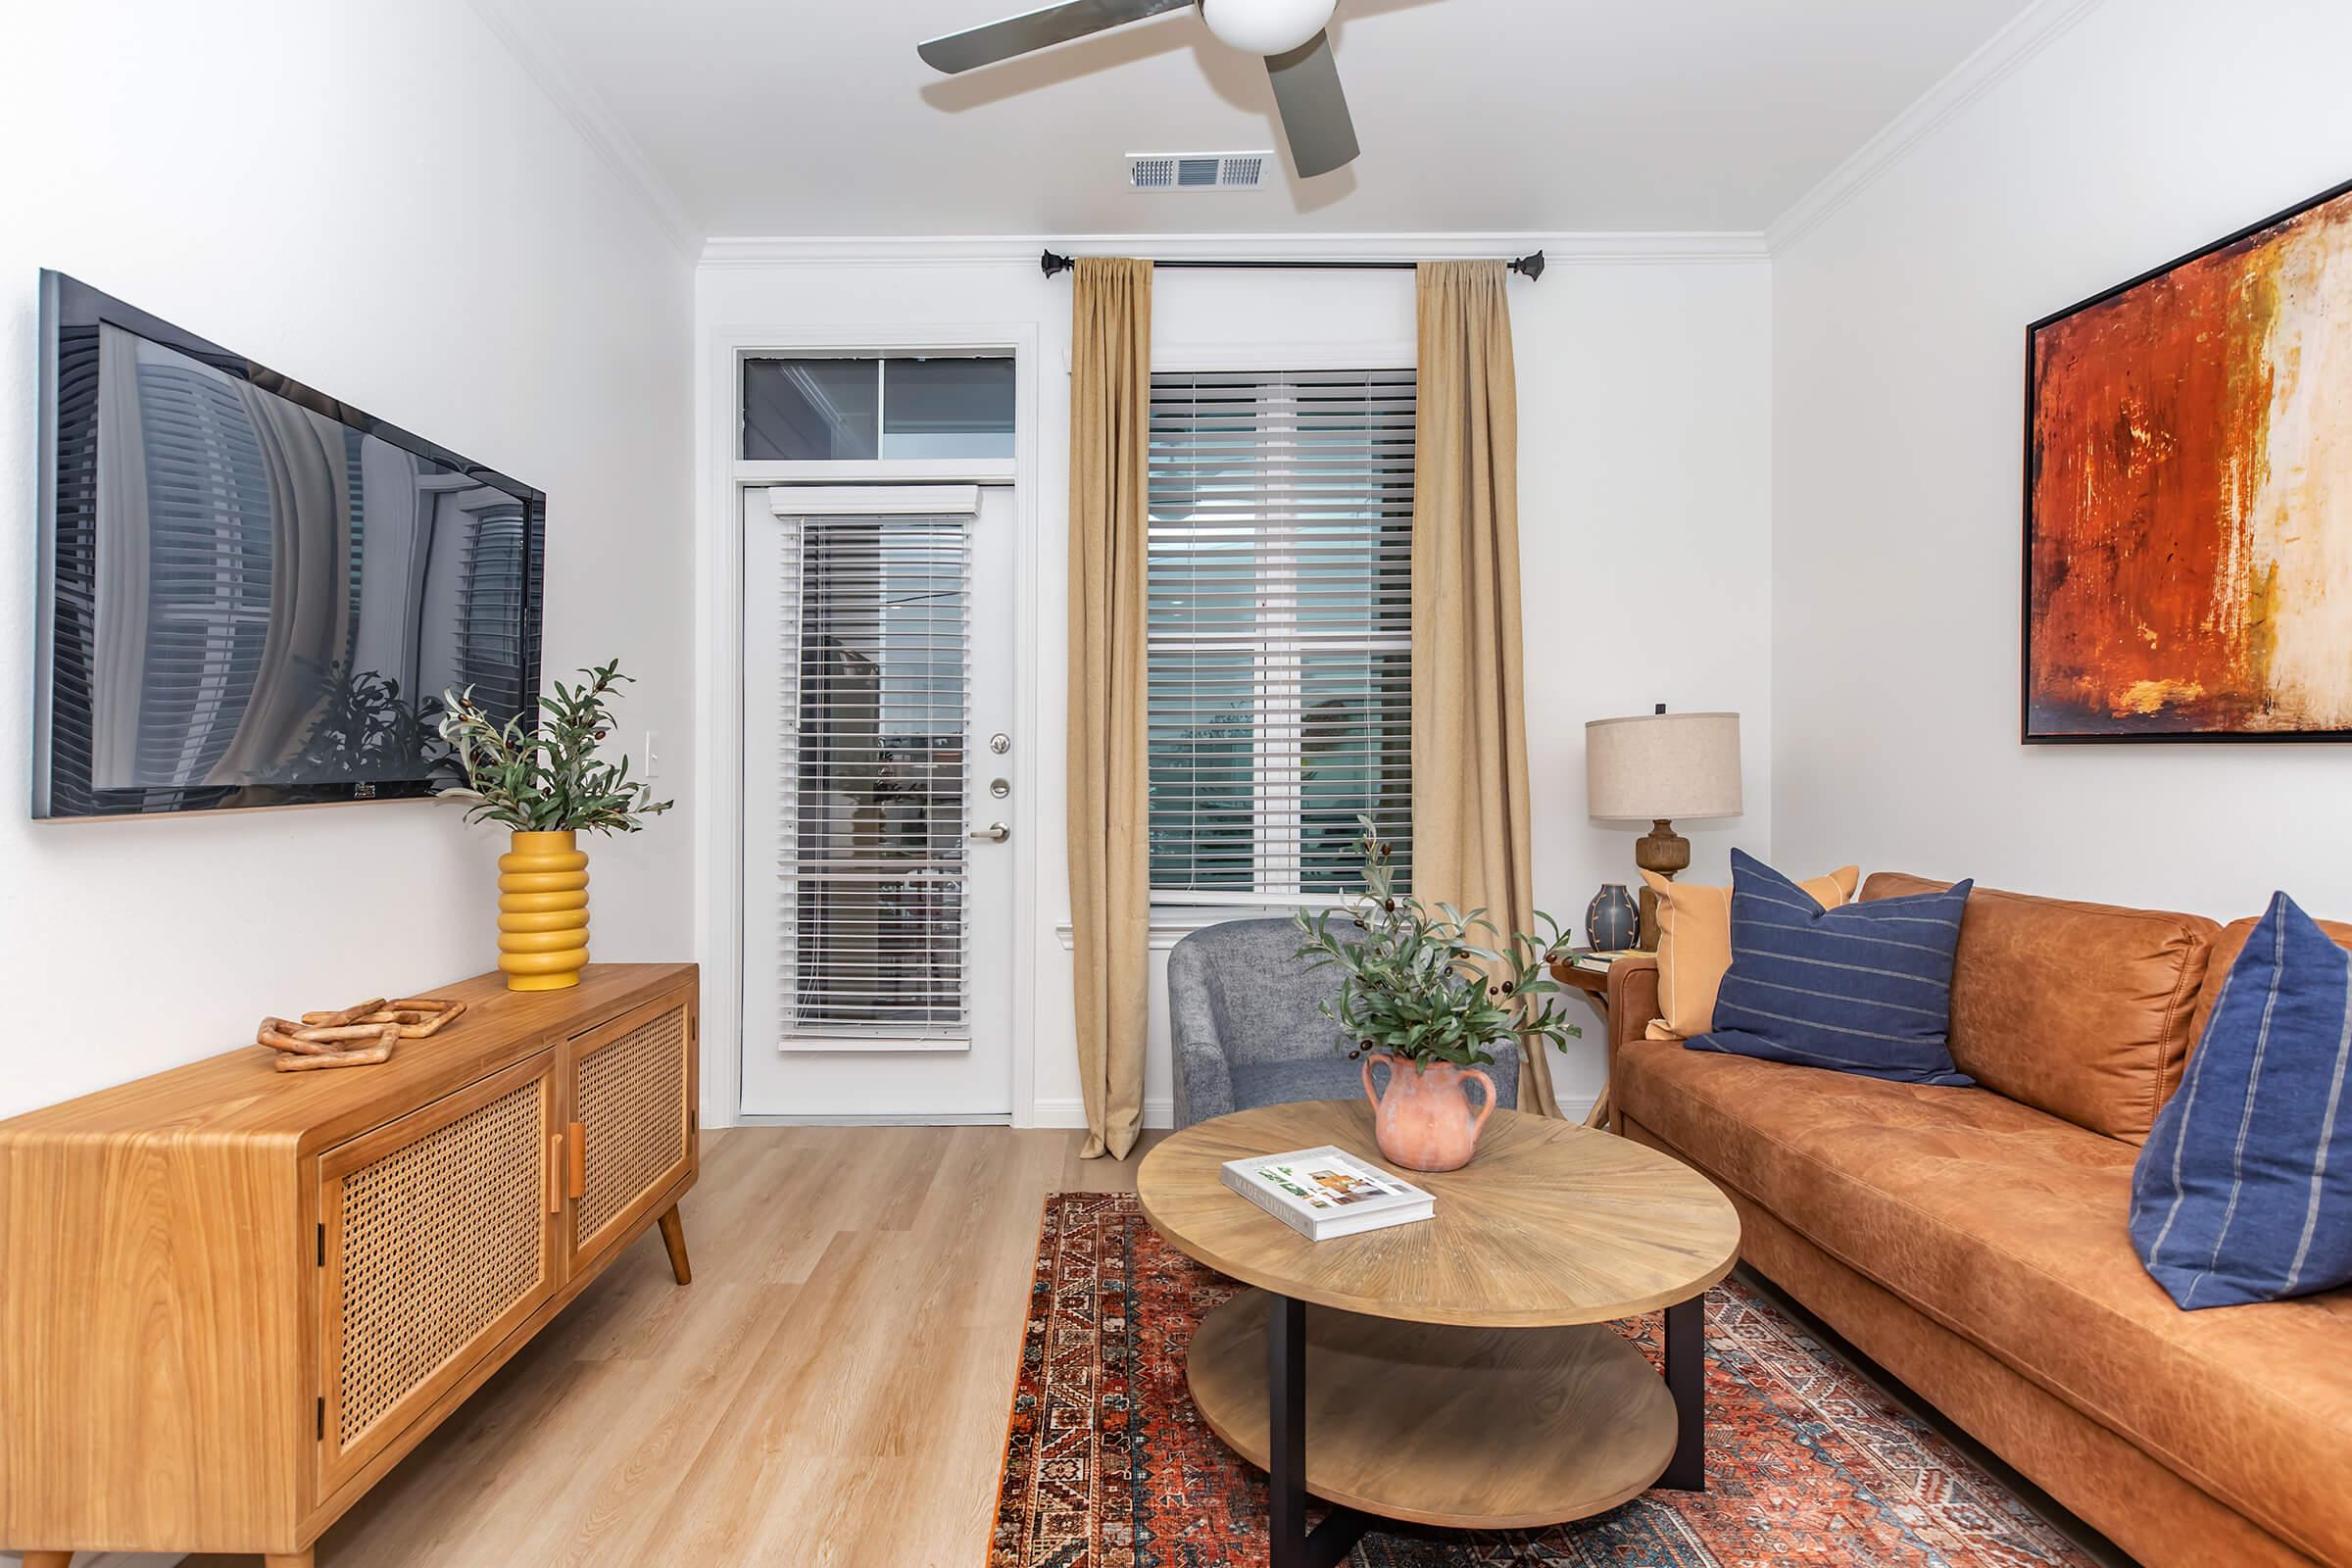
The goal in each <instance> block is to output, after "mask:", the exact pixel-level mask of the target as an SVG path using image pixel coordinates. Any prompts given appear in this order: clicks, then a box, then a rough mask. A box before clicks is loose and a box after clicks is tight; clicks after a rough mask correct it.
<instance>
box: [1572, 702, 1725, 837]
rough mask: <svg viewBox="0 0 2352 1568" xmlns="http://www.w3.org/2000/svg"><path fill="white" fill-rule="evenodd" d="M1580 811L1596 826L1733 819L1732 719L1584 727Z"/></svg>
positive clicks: (1652, 719)
mask: <svg viewBox="0 0 2352 1568" xmlns="http://www.w3.org/2000/svg"><path fill="white" fill-rule="evenodd" d="M1585 809H1586V810H1587V811H1589V812H1590V813H1591V814H1592V815H1593V816H1595V817H1599V818H1601V819H1603V820H1622V821H1629V822H1656V821H1674V822H1688V821H1692V820H1695V819H1698V818H1701V817H1710V816H1738V815H1739V814H1740V715H1739V714H1738V713H1638V714H1636V715H1634V716H1633V717H1631V718H1596V719H1593V720H1592V721H1591V722H1590V723H1588V724H1586V725H1585Z"/></svg>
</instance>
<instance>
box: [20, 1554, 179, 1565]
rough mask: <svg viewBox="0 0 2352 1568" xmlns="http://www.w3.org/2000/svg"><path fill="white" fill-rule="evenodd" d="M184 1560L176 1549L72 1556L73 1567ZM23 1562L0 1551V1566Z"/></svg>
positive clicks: (21, 1559)
mask: <svg viewBox="0 0 2352 1568" xmlns="http://www.w3.org/2000/svg"><path fill="white" fill-rule="evenodd" d="M185 1560H186V1555H185V1553H182V1552H176V1551H85V1552H81V1553H79V1554H77V1555H76V1556H75V1557H74V1559H73V1568H172V1564H173V1563H175V1562H183V1561H185ZM24 1563H25V1559H24V1558H22V1557H20V1556H18V1555H17V1554H16V1553H15V1552H13V1551H0V1568H24Z"/></svg>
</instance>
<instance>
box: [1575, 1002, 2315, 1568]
mask: <svg viewBox="0 0 2352 1568" xmlns="http://www.w3.org/2000/svg"><path fill="white" fill-rule="evenodd" d="M1613 1090H1614V1093H1615V1094H1616V1095H1617V1096H1618V1097H1619V1098H1620V1100H1621V1102H1622V1103H1623V1105H1624V1109H1625V1113H1626V1115H1628V1116H1629V1117H1631V1118H1632V1119H1633V1120H1635V1121H1637V1122H1639V1123H1640V1124H1641V1125H1642V1126H1643V1127H1644V1128H1647V1129H1650V1130H1653V1131H1654V1132H1656V1133H1657V1134H1658V1135H1659V1136H1660V1137H1661V1138H1663V1139H1664V1140H1665V1141H1666V1142H1667V1143H1668V1144H1670V1145H1672V1146H1673V1147H1674V1148H1676V1149H1678V1150H1680V1151H1681V1152H1684V1153H1685V1154H1687V1155H1688V1156H1689V1157H1690V1158H1691V1159H1692V1160H1693V1161H1695V1162H1696V1163H1698V1164H1699V1165H1701V1166H1703V1167H1705V1168H1706V1169H1708V1170H1709V1171H1711V1172H1712V1173H1714V1174H1715V1175H1716V1176H1718V1177H1719V1178H1720V1179H1722V1180H1723V1181H1725V1182H1726V1183H1728V1184H1730V1185H1731V1186H1733V1187H1736V1188H1738V1189H1739V1190H1740V1191H1741V1192H1742V1193H1743V1194H1745V1195H1746V1196H1747V1197H1748V1198H1750V1199H1752V1200H1753V1201H1756V1202H1757V1203H1759V1204H1761V1205H1762V1206H1763V1207H1765V1208H1766V1209H1769V1210H1770V1211H1771V1212H1773V1213H1774V1214H1776V1215H1778V1216H1779V1217H1780V1218H1781V1219H1782V1220H1783V1221H1785V1222H1786V1223H1787V1224H1788V1225H1789V1227H1790V1228H1791V1229H1793V1230H1795V1231H1796V1232H1798V1233H1799V1234H1800V1235H1802V1236H1804V1237H1805V1238H1806V1239H1807V1240H1809V1241H1811V1242H1812V1243H1813V1244H1814V1245H1815V1246H1817V1247H1819V1248H1821V1249H1822V1250H1824V1251H1825V1252H1828V1253H1829V1254H1830V1255H1831V1256H1833V1257H1835V1258H1837V1259H1838V1261H1839V1262H1841V1263H1843V1264H1845V1265H1846V1266H1847V1267H1849V1268H1851V1269H1853V1270H1855V1271H1856V1272H1857V1273H1860V1274H1862V1275H1864V1276H1865V1277H1867V1278H1869V1279H1871V1280H1873V1281H1875V1282H1877V1283H1878V1284H1880V1285H1882V1286H1884V1287H1885V1288H1886V1289H1887V1290H1888V1291H1889V1292H1891V1293H1893V1294H1894V1295H1896V1296H1898V1297H1900V1298H1901V1299H1903V1300H1905V1301H1907V1302H1908V1303H1909V1304H1910V1305H1912V1306H1913V1307H1915V1308H1916V1309H1918V1310H1919V1311H1920V1312H1922V1313H1923V1314H1925V1315H1926V1316H1927V1317H1929V1318H1930V1319H1932V1320H1933V1321H1935V1322H1936V1323H1938V1324H1941V1325H1942V1326H1943V1327H1945V1328H1947V1329H1949V1330H1951V1331H1952V1332H1953V1333H1955V1334H1957V1335H1960V1336H1961V1337H1963V1338H1965V1339H1967V1340H1969V1341H1971V1342H1973V1343H1974V1344H1976V1345H1978V1346H1979V1347H1981V1348H1983V1349H1985V1351H1986V1352H1988V1353H1989V1354H1991V1355H1993V1356H1995V1357H1997V1358H1998V1359H1999V1360H2001V1361H2002V1362H2004V1363H2005V1364H2007V1365H2009V1366H2011V1367H2013V1368H2015V1369H2016V1370H2017V1371H2018V1372H2020V1373H2021V1374H2023V1375H2024V1376H2026V1377H2028V1378H2030V1379H2032V1380H2033V1381H2034V1382H2035V1383H2036V1384H2038V1385H2040V1386H2041V1387H2042V1388H2044V1389H2046V1390H2048V1391H2049V1392H2050V1393H2051V1394H2052V1395H2054V1396H2056V1397H2058V1398H2060V1399H2063V1400H2064V1401H2066V1403H2068V1404H2069V1405H2071V1406H2073V1407H2074V1408H2075V1409H2077V1410H2080V1411H2082V1413H2083V1414H2084V1415H2086V1416H2088V1417H2090V1418H2091V1419H2092V1420H2095V1421H2097V1422H2099V1423H2100V1424H2101V1425H2103V1426H2105V1427H2108V1428H2109V1429H2111V1430H2113V1431H2115V1432H2116V1433H2117V1434H2119V1435H2120V1436H2122V1437H2124V1438H2126V1439H2128V1440H2130V1441H2131V1443H2132V1444H2133V1445H2134V1446H2137V1447H2139V1448H2140V1449H2141V1450H2142V1451H2144V1452H2145V1453H2147V1454H2148V1455H2149V1456H2150V1457H2151V1458H2154V1459H2156V1460H2157V1461H2159V1462H2160V1463H2162V1464H2164V1465H2165V1466H2166V1467H2167V1468H2169V1469H2171V1470H2172V1471H2174V1472H2175V1473H2176V1474H2178V1475H2180V1476H2181V1477H2183V1478H2184V1479H2186V1480H2188V1481H2191V1482H2193V1483H2195V1484H2196V1485H2197V1486H2199V1487H2201V1488H2202V1489H2204V1490H2205V1491H2206V1492H2208V1493H2210V1494H2212V1495H2215V1496H2217V1497H2219V1498H2221V1499H2222V1500H2223V1501H2225V1502H2227V1503H2229V1505H2230V1506H2232V1507H2234V1508H2236V1509H2237V1510H2239V1511H2240V1512H2241V1513H2244V1514H2245V1515H2247V1517H2249V1518H2251V1519H2253V1520H2255V1521H2256V1522H2257V1523H2259V1524H2261V1525H2262V1526H2263V1527H2264V1528H2266V1529H2268V1530H2270V1531H2272V1532H2273V1533H2274V1534H2276V1535H2278V1537H2279V1538H2280V1539H2282V1540H2284V1541H2287V1542H2289V1543H2290V1544H2294V1545H2295V1546H2296V1547H2297V1548H2298V1549H2300V1550H2303V1551H2305V1552H2307V1553H2309V1554H2311V1555H2312V1556H2315V1557H2317V1558H2319V1559H2321V1560H2322V1561H2327V1562H2352V1491H2347V1489H2346V1488H2345V1487H2344V1486H2343V1484H2342V1478H2343V1477H2344V1476H2345V1475H2347V1474H2352V1292H2346V1291H2336V1292H2330V1293H2327V1294H2325V1295H2320V1296H2310V1297H2304V1298H2301V1299H2296V1300H2292V1301H2275V1302H2264V1303H2260V1304H2257V1305H2252V1306H2229V1307H2217V1308H2215V1309H2213V1310H2211V1311H2204V1312H2183V1311H2181V1310H2180V1308H2178V1307H2176V1306H2175V1305H2174V1304H2173V1302H2172V1299H2171V1298H2169V1297H2167V1296H2166V1295H2165V1294H2164V1291H2163V1290H2162V1289H2161V1288H2160V1287H2159V1286H2158V1285H2157V1284H2156V1282H2155V1281H2153V1280H2151V1279H2150V1278H2148V1275H2147V1272H2146V1271H2145V1270H2144V1269H2142V1268H2141V1267H2140V1264H2139V1259H2138V1257H2137V1255H2136V1254H2134V1253H2133V1251H2132V1250H2131V1236H2130V1234H2129V1232H2128V1231H2127V1230H2126V1216H2127V1211H2128V1206H2129V1203H2130V1201H2131V1165H2132V1161H2133V1158H2134V1155H2135V1151H2134V1150H2133V1149H2132V1148H2131V1146H2129V1145H2126V1144H2123V1143H2120V1142H2118V1141H2116V1140H2114V1139H2110V1138H2102V1137H2100V1136H2098V1135H2097V1134H2095V1133H2091V1132H2087V1131H2085V1130H2083V1129H2082V1128H2080V1127H2077V1126H2074V1125H2072V1124H2071V1123H2068V1122H2065V1121H2061V1120H2059V1119H2058V1118H2056V1117H2054V1116H2050V1115H2046V1114H2043V1113H2042V1112H2039V1111H2036V1110H2034V1109H2032V1108H2031V1107H2029V1106H2026V1105H2021V1104H2019V1103H2016V1102H2014V1101H2010V1100H2005V1099H2003V1098H2002V1097H2000V1096H1998V1095H1995V1094H1992V1093H1989V1092H1988V1091H1985V1090H1983V1089H1946V1088H1935V1087H1929V1086H1925V1085H1919V1084H1898V1083H1888V1082H1885V1081H1883V1080H1879V1079H1873V1078H1856V1077H1852V1076H1849V1075H1846V1074H1841V1073H1831V1072H1824V1071H1821V1070H1819V1069H1816V1068H1810V1067H1794V1066H1789V1065H1785V1064H1782V1063H1778V1062H1764V1061H1755V1060H1750V1059H1748V1058H1745V1057H1740V1056H1720V1055H1711V1054H1698V1053H1693V1052H1689V1051H1686V1050H1684V1049H1683V1048H1682V1047H1681V1046H1679V1045H1676V1044H1673V1043H1670V1042H1653V1041H1632V1042H1629V1043H1627V1044H1626V1045H1625V1046H1624V1047H1623V1048H1622V1049H1621V1051H1620V1053H1619V1055H1618V1061H1617V1076H1616V1081H1615V1083H1614V1085H1613ZM1826 1315H1829V1316H1831V1318H1832V1320H1833V1321H1835V1313H1828V1314H1826Z"/></svg>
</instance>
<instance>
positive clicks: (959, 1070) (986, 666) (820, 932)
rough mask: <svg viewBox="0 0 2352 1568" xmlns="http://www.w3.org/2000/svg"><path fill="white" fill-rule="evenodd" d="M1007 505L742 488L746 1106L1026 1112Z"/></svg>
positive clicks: (929, 1116)
mask: <svg viewBox="0 0 2352 1568" xmlns="http://www.w3.org/2000/svg"><path fill="white" fill-rule="evenodd" d="M1014 510H1015V509H1014V507H1013V504H1012V492H1011V491H1010V489H1009V488H1006V487H1003V486H986V487H983V486H976V485H970V484H933V485H778V486H773V487H770V488H765V489H760V488H755V489H751V490H747V491H745V492H744V512H743V551H744V561H743V584H744V594H743V615H744V622H743V631H744V636H743V693H744V707H743V714H744V728H743V741H744V749H743V758H744V795H743V799H744V816H743V833H744V838H743V847H744V865H743V933H744V940H743V958H744V969H743V976H744V985H743V1063H742V1067H743V1079H742V1083H743V1101H742V1104H743V1111H744V1113H745V1114H746V1115H751V1116H780V1117H791V1118H794V1119H812V1120H822V1119H833V1118H838V1119H845V1120H847V1119H858V1120H864V1119H876V1118H878V1117H879V1118H883V1119H892V1120H907V1121H926V1120H933V1121H985V1120H1006V1119H1009V1117H1010V1114H1011V1109H1012V1050H1011V1035H1012V984H1011V976H1012V972H1013V964H1014V957H1015V951H1014V950H1015V943H1014V931H1015V922H1014V919H1013V884H1014V877H1013V866H1014V857H1015V856H1016V855H1019V854H1021V853H1024V847H1023V846H1021V845H1019V844H1017V843H1013V842H1009V841H1008V838H1009V827H1010V824H1012V823H1013V822H1014V821H1015V820H1016V818H1015V816H1014V813H1013V810H1012V804H1013V800H1014V799H1015V798H1017V791H1018V789H1019V786H1020V777H1021V747H1020V744H1019V740H1020V738H1019V737H1018V736H1017V735H1016V734H1015V733H1014V729H1013V712H1014V635H1013V617H1012V615H1011V614H1010V613H1009V607H1010V605H1011V604H1012V602H1013V597H1014V595H1013V588H1014V582H1013V578H1014V562H1015V555H1016V550H1015V540H1014V537H1013V530H1014ZM999 736H1002V737H1004V738H1005V751H1003V752H998V751H995V750H992V747H991V742H992V740H993V739H994V738H996V737H999ZM1000 790H1001V791H1002V793H998V792H999V791H1000ZM998 824H1005V826H1006V829H1007V838H1006V839H1000V838H997V837H995V836H994V833H993V829H994V828H995V827H996V826H997V825H998ZM975 835H977V836H975Z"/></svg>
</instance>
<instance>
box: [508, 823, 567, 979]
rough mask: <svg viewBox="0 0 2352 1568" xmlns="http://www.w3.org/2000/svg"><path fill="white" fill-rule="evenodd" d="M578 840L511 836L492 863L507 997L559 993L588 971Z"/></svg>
mask: <svg viewBox="0 0 2352 1568" xmlns="http://www.w3.org/2000/svg"><path fill="white" fill-rule="evenodd" d="M578 840H579V835H577V834H575V833H571V832H563V833H521V832H517V833H516V834H515V835H514V845H513V847H512V848H510V849H509V850H508V851H507V853H506V854H504V855H502V856H500V857H499V858H498V966H499V968H500V969H502V970H504V971H505V972H506V976H507V989H508V990H509V991H561V990H562V989H563V988H564V987H565V986H576V985H578V984H579V983H580V971H581V970H582V969H585V968H586V967H588V856H587V852H585V851H584V850H582V849H580V847H579V842H578Z"/></svg>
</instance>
